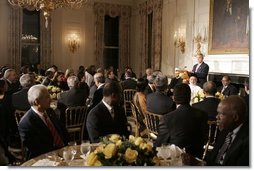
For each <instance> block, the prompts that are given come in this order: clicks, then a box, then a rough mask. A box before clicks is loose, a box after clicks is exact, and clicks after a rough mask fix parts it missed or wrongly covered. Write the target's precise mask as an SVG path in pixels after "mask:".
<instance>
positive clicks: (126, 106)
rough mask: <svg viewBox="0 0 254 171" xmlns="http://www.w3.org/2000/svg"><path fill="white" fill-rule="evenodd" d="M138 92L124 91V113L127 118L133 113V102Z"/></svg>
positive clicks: (133, 90)
mask: <svg viewBox="0 0 254 171" xmlns="http://www.w3.org/2000/svg"><path fill="white" fill-rule="evenodd" d="M136 91H137V90H135V89H125V90H123V100H124V111H125V114H126V116H129V115H130V114H131V112H132V110H131V104H130V103H131V102H132V101H133V96H134V94H135V93H136Z"/></svg>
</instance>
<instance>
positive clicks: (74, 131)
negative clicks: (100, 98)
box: [65, 106, 87, 142]
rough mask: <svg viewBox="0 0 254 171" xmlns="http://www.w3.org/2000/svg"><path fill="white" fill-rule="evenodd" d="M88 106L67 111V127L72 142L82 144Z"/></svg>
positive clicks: (70, 108)
mask: <svg viewBox="0 0 254 171" xmlns="http://www.w3.org/2000/svg"><path fill="white" fill-rule="evenodd" d="M86 116H87V106H75V107H68V108H67V109H66V110H65V127H66V129H67V131H68V133H69V138H70V140H72V141H78V142H81V140H82V139H83V133H84V128H85V120H86Z"/></svg>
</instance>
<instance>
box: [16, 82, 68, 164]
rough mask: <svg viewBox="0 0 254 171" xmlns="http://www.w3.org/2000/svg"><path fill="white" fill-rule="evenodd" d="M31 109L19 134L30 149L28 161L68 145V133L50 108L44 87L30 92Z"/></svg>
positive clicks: (47, 93) (34, 88) (31, 89)
mask: <svg viewBox="0 0 254 171" xmlns="http://www.w3.org/2000/svg"><path fill="white" fill-rule="evenodd" d="M28 101H29V103H30V105H31V109H30V110H28V111H27V113H26V114H25V115H24V116H23V118H22V119H21V121H20V123H19V128H18V129H19V134H20V137H21V140H22V142H23V144H24V146H25V147H26V148H27V149H28V153H27V156H26V157H27V159H30V158H33V157H36V156H38V155H41V154H43V153H47V152H50V151H52V150H56V149H58V148H61V147H63V146H65V145H67V143H68V133H67V130H66V128H65V127H64V126H63V125H61V123H60V121H59V120H58V119H57V117H56V115H55V112H54V111H53V109H51V108H50V95H49V92H48V90H47V87H45V86H44V85H34V86H32V87H31V88H30V89H29V90H28Z"/></svg>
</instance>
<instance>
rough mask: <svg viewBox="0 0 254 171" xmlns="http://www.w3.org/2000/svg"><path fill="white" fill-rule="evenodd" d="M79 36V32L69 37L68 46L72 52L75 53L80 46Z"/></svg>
mask: <svg viewBox="0 0 254 171" xmlns="http://www.w3.org/2000/svg"><path fill="white" fill-rule="evenodd" d="M79 44H80V41H79V37H78V35H77V34H71V35H70V36H69V39H68V47H69V50H70V51H71V53H75V52H76V51H77V50H78V48H79Z"/></svg>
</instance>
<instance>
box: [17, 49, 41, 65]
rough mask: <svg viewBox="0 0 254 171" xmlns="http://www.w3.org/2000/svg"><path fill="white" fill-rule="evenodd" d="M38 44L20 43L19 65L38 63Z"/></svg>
mask: <svg viewBox="0 0 254 171" xmlns="http://www.w3.org/2000/svg"><path fill="white" fill-rule="evenodd" d="M39 54H40V46H39V45H22V55H21V56H22V57H21V61H22V62H21V66H23V65H32V64H38V63H40V61H39V59H40V56H39Z"/></svg>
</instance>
